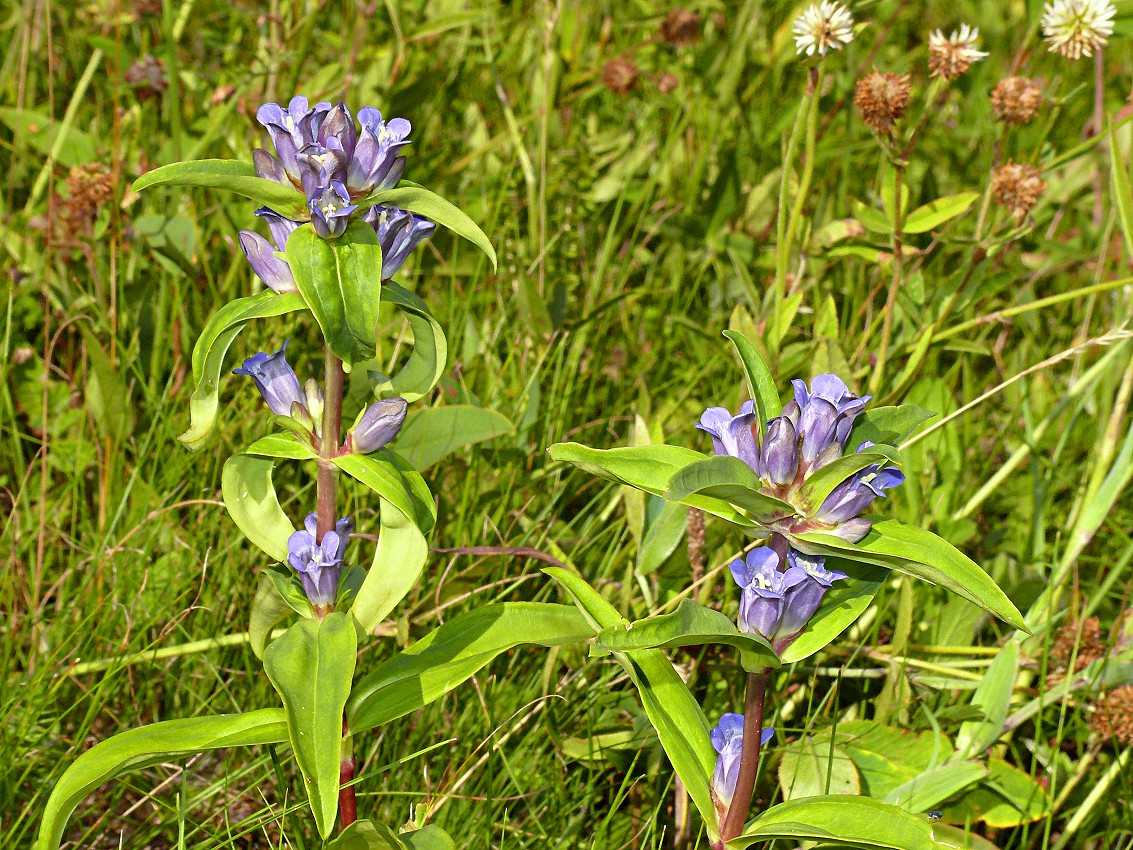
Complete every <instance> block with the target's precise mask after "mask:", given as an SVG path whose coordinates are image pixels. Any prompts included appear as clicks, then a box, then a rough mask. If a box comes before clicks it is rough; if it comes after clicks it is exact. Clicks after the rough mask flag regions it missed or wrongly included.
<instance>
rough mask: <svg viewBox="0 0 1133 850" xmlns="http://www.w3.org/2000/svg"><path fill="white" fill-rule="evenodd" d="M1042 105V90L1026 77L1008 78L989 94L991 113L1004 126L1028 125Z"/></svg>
mask: <svg viewBox="0 0 1133 850" xmlns="http://www.w3.org/2000/svg"><path fill="white" fill-rule="evenodd" d="M1042 105H1043V90H1042V88H1040V87H1039V84H1038V83H1036V82H1035V81H1034V80H1031V79H1028V78H1027V77H1008V78H1007V79H1005V80H1001V81H1000V83H999V85H997V86H996V87H995V88H994V89H992V92H991V111H992V112H993V113H995V118H996V120H997V121H1002V122H1003V123H1004V124H1029V123H1030V122H1031V119H1032V118H1034V117H1035V113H1037V112H1038V111H1039V109H1040V108H1041V107H1042Z"/></svg>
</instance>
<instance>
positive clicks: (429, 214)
mask: <svg viewBox="0 0 1133 850" xmlns="http://www.w3.org/2000/svg"><path fill="white" fill-rule="evenodd" d="M376 204H391V205H393V206H396V207H401V209H403V210H409V211H410V212H415V213H417V215H423V216H425V218H427V219H430V220H431V221H434V222H436V223H437V224H439V225H441V227H447V228H448V229H449V230H451V231H452V232H453V233H455V234H456V235H457V236H463V237H464V238H465V239H467V240H468V241H469V242H471V243H472V244H473V245H475V246H476V247H477V248H479V249H480V250H481V251H483V252H484V253H485V254H486V255H487V257H488V259H489V260H490V261H491V263H492V269H493V270H494V269H495V268H496V249H495V248H493V247H492V242H491V240H489V239H488V237H487V236H486V235H485V234H484V231H483V230H481V229H480V227H479V225H477V224H476V222H474V221H473V220H472V219H470V218H469V217H468V215H467V213H465V212H464V211H463V210H461V209H460V208H459V207H457V206H455V205H454V204H452V203H451V202H449V201H446V200H445V199H444V198H442V197H441V196H440V195H438V194H437V193H436V192H430V191H429V190H428V189H426V188H425V187H423V186H418V185H417V184H416V183H412V182H410V181H409V180H402V181H401V183H400V184H399V185H398V186H397V187H396V188H393V189H384V190H382V191H381V192H376V193H375V194H373V195H370V196H369V197H367V198H364V199H362V200H360V201H359V202H358V206H359V208H360V209H362V210H364V209H366V208H368V207H372V206H375V205H376Z"/></svg>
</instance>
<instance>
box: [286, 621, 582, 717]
mask: <svg viewBox="0 0 1133 850" xmlns="http://www.w3.org/2000/svg"><path fill="white" fill-rule="evenodd" d="M593 634H594V632H593V630H592V629H591V628H590V626H589V625H587V623H586V620H585V619H583V617H582V615H581V614H579V612H578V610H577V609H576V608H574V607H573V606H570V605H549V604H547V603H543V602H497V603H495V604H492V605H485V606H484V607H482V608H477V609H475V610H472V611H468V612H466V613H464V614H460V615H459V616H457V617H454V618H453V619H451V620H449V621H448V622H447V623H445V624H444V625H442V626H440V627H439V628H437V629H435V630H433V631H432V632H430V633H429V634H427V635H426V636H425V637H423V638H422V639H421V640H419V641H417V643H415V644H413V645H412V646H410V647H409V648H408V649H406V650H404V651H403V652H401V653H399V654H398V655H395V656H394V657H393V658H391V659H390V660H389V661H386V662H385V663H383V664H382V665H380V666H379V667H378V668H377V669H376V670H374V671H373V672H371V673H370V674H369V675H367V676H364V677H363V678H362V679H361V680H360V681H359V682H358V683H357V684H356V685H355V686H354V691H353V693H352V694H351V697H350V702H349V703H348V705H347V707H346V717H347V723H348V725H349V728H350V731H351V733H357V732H363V731H365V730H367V729H373V728H374V727H375V726H381V725H382V724H385V723H389V722H390V721H391V720H396V719H397V718H398V717H402V716H404V715H406V714H409V713H410V712H411V711H416V710H417V709H418V708H420V707H421V706H423V705H428V704H429V703H430V702H432V701H433V700H435V699H437V698H438V697H440V696H443V695H444V694H446V693H448V692H449V691H450V690H452V689H453V688H455V687H456V686H457V685H459V684H460V683H461V682H464V681H466V680H467V679H469V678H470V677H471V676H473V675H475V674H476V673H477V672H478V671H479V670H481V669H482V668H483V667H484V666H485V665H487V664H488V663H490V662H491V661H492V659H494V658H495V657H496V656H498V655H499V654H500V653H502V652H506V651H507V650H509V649H512V648H514V647H517V646H522V645H524V644H532V645H535V646H547V647H550V646H560V645H563V644H568V643H578V642H580V641H583V640H586V639H587V638H589V637H591V636H592V635H593ZM273 646H274V644H273Z"/></svg>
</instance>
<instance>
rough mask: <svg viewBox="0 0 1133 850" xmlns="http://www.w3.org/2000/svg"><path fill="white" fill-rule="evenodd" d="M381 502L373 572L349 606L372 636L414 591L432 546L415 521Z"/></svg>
mask: <svg viewBox="0 0 1133 850" xmlns="http://www.w3.org/2000/svg"><path fill="white" fill-rule="evenodd" d="M378 501H379V505H380V508H381V515H380V523H381V528H380V531H379V534H378V547H377V549H376V550H375V552H374V562H373V564H372V565H371V566H370V571H369V572H368V573H366V578H365V579H364V580H363V582H362V586H361V587H360V588H359V589H358V593H357V595H356V596H355V597H354V602H353V603H352V604H351V606H350V613H351V614H352V615H353V616H354V619H355V620H356V621H357V623H358V627H359V628H360V629H361V630H362V632H363V633H365V634H372V633H373V631H374V629H376V628H377V627H378V625H379V624H380V623H381V622H382V620H384V619H385V618H386V616H387V615H388V614H389V613H390V612H391V611H392V610H393V609H394V608H395V607H396V606H397V604H398V603H399V602H401V600H402V599H404V598H405V596H406V594H408V593H409V591H410V590H412V589H413V585H415V584H416V583H417V580H418V579H419V578H420V577H421V571H422V570H423V569H424V568H425V562H426V561H427V560H428V558H429V544H428V542H427V541H426V540H425V535H424V534H423V533H422V532H421V529H420V528H418V527H417V523H416V521H415V520H414V519H413V518H412V517H411V516H409V515H408V514H406V513H405V512H404V511H402V510H400V509H399V508H397V507H396V506H395V505H394V504H393V503H392V502H390V501H389V500H388V499H384V498H382V499H379V500H378Z"/></svg>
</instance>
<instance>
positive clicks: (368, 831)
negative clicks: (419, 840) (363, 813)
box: [323, 820, 406, 850]
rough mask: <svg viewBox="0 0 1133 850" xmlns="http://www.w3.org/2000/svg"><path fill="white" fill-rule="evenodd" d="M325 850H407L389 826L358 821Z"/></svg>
mask: <svg viewBox="0 0 1133 850" xmlns="http://www.w3.org/2000/svg"><path fill="white" fill-rule="evenodd" d="M323 850H406V845H405V842H403V841H402V840H401V838H400V837H399V836H398V834H397V833H396V832H394V831H393V830H392V829H390V828H389V827H388V826H385V825H384V824H380V823H375V822H374V821H370V820H356V821H354V823H352V824H350V826H348V827H346V829H344V830H342V832H340V833H339V834H338V835H336V836H335V837H334V839H333V840H331V841H329V842H327V844H326V845H325V846H324V848H323Z"/></svg>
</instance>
